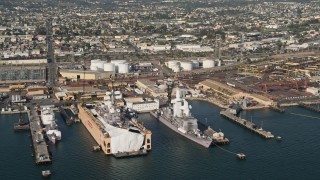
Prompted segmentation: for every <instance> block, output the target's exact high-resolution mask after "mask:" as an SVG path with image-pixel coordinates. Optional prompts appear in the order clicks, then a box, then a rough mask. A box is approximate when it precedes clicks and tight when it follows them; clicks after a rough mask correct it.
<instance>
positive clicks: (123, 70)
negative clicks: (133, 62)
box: [118, 63, 129, 74]
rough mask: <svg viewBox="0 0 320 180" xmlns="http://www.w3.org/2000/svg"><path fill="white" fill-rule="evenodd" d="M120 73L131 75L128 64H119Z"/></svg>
mask: <svg viewBox="0 0 320 180" xmlns="http://www.w3.org/2000/svg"><path fill="white" fill-rule="evenodd" d="M118 73H121V74H125V73H129V64H128V63H123V64H119V65H118Z"/></svg>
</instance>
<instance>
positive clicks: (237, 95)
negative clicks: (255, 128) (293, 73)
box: [196, 79, 273, 106]
mask: <svg viewBox="0 0 320 180" xmlns="http://www.w3.org/2000/svg"><path fill="white" fill-rule="evenodd" d="M196 87H197V89H202V90H204V91H214V92H216V93H217V95H218V96H219V97H224V98H226V100H235V99H244V98H251V99H253V100H254V101H257V102H258V103H260V104H262V105H264V106H270V105H272V104H273V101H272V100H271V99H268V98H266V97H264V96H261V95H259V94H254V93H250V94H249V93H245V92H242V91H240V90H238V89H235V88H233V87H230V86H228V85H225V84H223V83H220V82H217V81H213V80H210V79H207V80H205V81H202V82H200V83H199V84H198V85H197V86H196Z"/></svg>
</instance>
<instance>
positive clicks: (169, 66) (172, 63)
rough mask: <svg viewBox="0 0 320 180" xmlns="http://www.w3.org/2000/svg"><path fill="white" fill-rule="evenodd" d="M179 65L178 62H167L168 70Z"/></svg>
mask: <svg viewBox="0 0 320 180" xmlns="http://www.w3.org/2000/svg"><path fill="white" fill-rule="evenodd" d="M178 64H179V61H168V68H170V69H172V68H173V67H175V66H176V65H178Z"/></svg>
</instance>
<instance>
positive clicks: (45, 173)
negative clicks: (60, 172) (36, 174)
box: [42, 170, 51, 177]
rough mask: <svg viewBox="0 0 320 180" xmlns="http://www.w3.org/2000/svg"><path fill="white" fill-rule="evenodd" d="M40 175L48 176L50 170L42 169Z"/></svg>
mask: <svg viewBox="0 0 320 180" xmlns="http://www.w3.org/2000/svg"><path fill="white" fill-rule="evenodd" d="M42 176H43V177H49V176H51V171H50V170H45V171H42Z"/></svg>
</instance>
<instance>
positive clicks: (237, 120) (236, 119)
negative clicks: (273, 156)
mask: <svg viewBox="0 0 320 180" xmlns="http://www.w3.org/2000/svg"><path fill="white" fill-rule="evenodd" d="M220 115H222V116H224V117H226V118H228V119H230V120H232V121H233V122H235V123H237V124H239V125H241V126H243V127H245V128H247V129H249V130H251V131H253V132H255V133H257V134H259V135H260V136H262V137H264V138H266V139H270V138H274V135H273V134H271V132H268V131H265V130H263V129H261V128H257V125H255V124H254V123H252V122H250V121H247V120H245V119H242V118H240V117H237V116H235V115H233V114H231V113H230V111H229V109H227V110H224V111H221V112H220Z"/></svg>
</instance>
